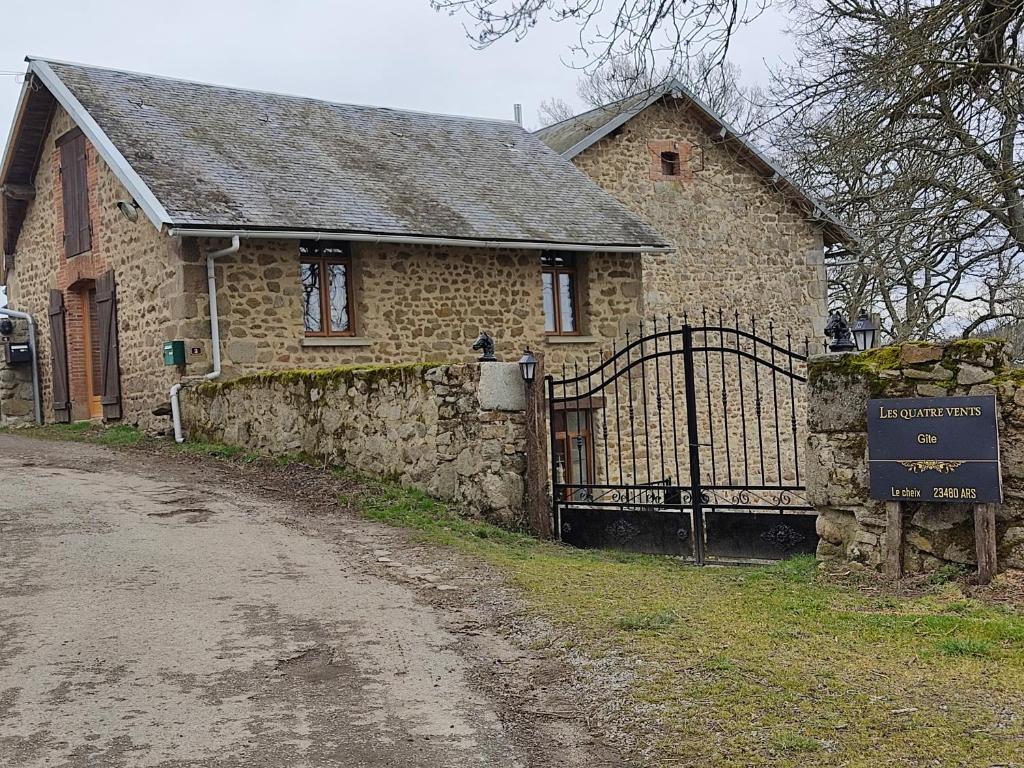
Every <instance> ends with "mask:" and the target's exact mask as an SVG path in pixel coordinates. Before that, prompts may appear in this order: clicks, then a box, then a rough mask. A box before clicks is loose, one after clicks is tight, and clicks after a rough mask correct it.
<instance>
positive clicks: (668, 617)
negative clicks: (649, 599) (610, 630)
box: [615, 611, 679, 632]
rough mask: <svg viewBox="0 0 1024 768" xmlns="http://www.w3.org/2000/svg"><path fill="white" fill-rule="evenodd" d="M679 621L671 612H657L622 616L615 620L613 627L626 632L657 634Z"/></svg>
mask: <svg viewBox="0 0 1024 768" xmlns="http://www.w3.org/2000/svg"><path fill="white" fill-rule="evenodd" d="M677 621H679V617H678V616H677V615H676V614H675V613H673V612H672V611H657V612H655V613H634V614H630V615H629V616H623V617H622V618H621V619H618V620H616V622H615V625H616V626H617V627H618V628H619V629H624V630H626V631H627V632H638V631H641V630H646V631H652V632H657V631H658V630H661V629H668V628H669V627H671V626H672V625H673V624H675V623H676V622H677Z"/></svg>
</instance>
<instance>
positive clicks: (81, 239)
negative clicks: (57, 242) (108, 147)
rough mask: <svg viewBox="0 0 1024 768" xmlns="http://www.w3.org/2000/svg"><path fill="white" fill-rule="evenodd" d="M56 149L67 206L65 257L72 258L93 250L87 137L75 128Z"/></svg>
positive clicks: (65, 210)
mask: <svg viewBox="0 0 1024 768" xmlns="http://www.w3.org/2000/svg"><path fill="white" fill-rule="evenodd" d="M57 146H58V147H59V148H60V187H61V200H62V202H63V207H64V255H65V256H66V257H67V258H71V257H72V256H77V255H78V254H80V253H85V252H86V251H88V250H91V249H92V224H91V222H90V221H89V181H88V173H87V161H86V154H85V152H86V143H85V135H84V134H83V133H82V132H81V131H80V130H79V129H77V128H76V129H74V130H73V131H69V132H68V133H65V134H64V135H63V136H61V137H60V138H59V139H57Z"/></svg>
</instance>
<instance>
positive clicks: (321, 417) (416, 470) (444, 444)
mask: <svg viewBox="0 0 1024 768" xmlns="http://www.w3.org/2000/svg"><path fill="white" fill-rule="evenodd" d="M524 397H525V395H524V388H523V382H522V379H521V378H520V374H519V369H518V366H517V365H516V364H515V363H504V364H502V363H486V364H469V365H438V366H431V365H421V364H413V365H393V366H372V367H370V366H367V367H356V366H350V367H346V368H327V369H323V370H319V371H303V370H294V371H278V372H274V373H261V374H255V375H251V376H244V377H240V378H237V379H233V380H229V381H224V382H220V383H207V384H203V385H200V386H197V387H191V388H187V389H186V390H184V391H183V411H184V412H183V419H184V422H185V426H186V429H187V430H188V434H189V436H190V437H191V438H193V439H205V440H213V441H217V442H223V443H227V444H228V445H236V446H240V447H243V448H246V449H247V450H251V451H255V452H260V453H268V454H276V455H280V454H296V453H303V454H306V455H309V456H314V457H316V458H318V459H321V460H325V461H329V462H331V463H334V464H340V465H344V466H346V467H349V468H351V469H354V470H357V471H361V472H365V473H368V474H371V475H375V476H384V477H390V478H393V479H395V480H397V481H399V482H401V483H402V484H403V485H405V486H411V487H415V488H419V489H421V490H423V491H425V492H427V493H429V494H431V495H433V496H436V497H438V498H440V499H443V500H446V501H451V502H454V503H456V504H458V505H459V506H460V507H462V508H464V509H465V510H467V511H469V512H470V513H474V514H478V515H481V516H483V517H485V518H487V519H489V520H491V521H492V522H495V523H498V524H501V525H504V526H507V527H520V526H521V525H522V524H523V514H524V492H525V480H524V477H525V472H526V456H525V454H524V450H525V446H526V435H525V429H526V426H525V415H524V413H523V410H524V408H525V402H524Z"/></svg>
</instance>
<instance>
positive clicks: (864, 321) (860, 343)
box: [851, 309, 878, 352]
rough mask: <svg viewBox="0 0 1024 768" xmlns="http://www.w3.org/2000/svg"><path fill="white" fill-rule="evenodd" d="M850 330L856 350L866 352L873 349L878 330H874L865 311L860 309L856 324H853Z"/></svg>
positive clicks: (873, 325)
mask: <svg viewBox="0 0 1024 768" xmlns="http://www.w3.org/2000/svg"><path fill="white" fill-rule="evenodd" d="M851 330H852V331H853V339H854V341H856V342H857V349H859V350H860V351H861V352H866V351H867V350H869V349H873V348H874V346H875V337H876V336H877V335H878V329H877V328H875V324H874V323H872V322H871V318H870V317H868V313H867V312H866V311H865V310H863V309H862V310H861V311H860V315H859V316H858V317H857V322H855V323H854V324H853V328H852V329H851Z"/></svg>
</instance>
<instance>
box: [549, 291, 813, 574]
mask: <svg viewBox="0 0 1024 768" xmlns="http://www.w3.org/2000/svg"><path fill="white" fill-rule="evenodd" d="M701 320H702V322H701V324H700V325H697V326H694V325H690V323H689V319H688V318H687V317H686V316H684V318H683V322H682V324H679V323H677V324H676V325H673V322H672V318H671V317H669V318H668V319H667V322H663V323H662V324H661V327H659V324H658V321H657V320H654V321H653V322H652V323H650V324H648V328H647V329H646V332H645V328H644V325H643V324H641V326H640V333H639V335H638V336H637V337H635V338H631V337H630V335H629V334H627V335H626V340H625V343H624V344H623V345H622V346H621V347H619V346H613V348H612V350H611V351H610V353H609V354H606V355H602V358H601V359H600V360H597V361H592V360H589V359H588V361H587V365H586V370H582V371H581V366H580V365H579V364H578V363H577V364H573V365H572V366H571V368H568V367H566V366H563V367H562V374H561V378H555V377H554V376H553V375H549V376H547V378H546V382H547V388H548V406H549V413H548V416H549V424H550V429H551V480H552V504H553V510H552V511H553V514H554V521H555V526H556V530H557V531H558V536H559V538H561V539H562V540H563V541H565V542H567V543H570V544H573V545H576V546H581V547H610V548H616V549H625V550H630V551H637V552H651V553H665V554H674V555H680V556H684V557H688V558H691V559H692V560H693V561H694V562H696V563H699V564H704V563H711V562H752V561H763V560H778V559H782V558H785V557H789V556H791V555H794V554H800V553H813V552H814V550H815V547H816V545H817V541H818V538H817V534H816V533H815V513H814V508H813V507H812V506H811V505H810V504H809V503H808V501H807V498H806V488H805V486H804V484H803V483H804V475H803V472H802V471H801V459H802V454H803V453H804V452H805V451H804V445H803V440H804V439H805V437H804V436H805V429H804V426H803V425H804V422H805V407H806V406H805V402H804V391H805V389H804V383H805V382H806V363H807V355H808V342H807V341H806V340H804V341H803V343H802V344H801V347H802V352H798V351H795V350H794V348H793V346H794V342H793V338H792V335H791V334H790V333H788V332H787V333H786V334H785V336H783V337H780V338H779V339H776V334H775V330H774V328H773V327H772V325H771V324H769V325H768V327H767V335H766V336H760V335H758V332H757V325H756V321H754V320H751V321H750V325H749V328H743V327H741V325H740V321H739V315H738V314H734V315H733V317H732V318H730V320H735V322H734V323H732V324H731V325H729V326H727V325H726V324H725V322H724V318H723V315H722V313H721V312H718V313H717V314H716V316H715V317H714V318H713V321H712V323H711V324H709V318H708V313H707V312H706V311H705V312H703V313H702V315H701Z"/></svg>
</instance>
